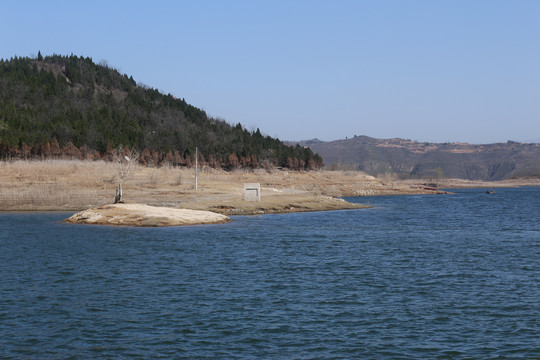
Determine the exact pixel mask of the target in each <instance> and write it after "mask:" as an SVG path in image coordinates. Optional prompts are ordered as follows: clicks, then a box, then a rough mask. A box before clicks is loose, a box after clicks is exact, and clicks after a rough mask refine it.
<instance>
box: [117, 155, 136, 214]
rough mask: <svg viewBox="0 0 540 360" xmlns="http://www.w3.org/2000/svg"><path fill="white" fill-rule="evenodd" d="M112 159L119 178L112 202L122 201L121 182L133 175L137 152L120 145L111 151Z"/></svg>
mask: <svg viewBox="0 0 540 360" xmlns="http://www.w3.org/2000/svg"><path fill="white" fill-rule="evenodd" d="M113 160H114V162H115V163H116V164H117V167H116V170H117V173H118V177H119V178H120V184H119V185H118V189H116V194H115V196H114V203H115V204H116V203H123V202H124V200H123V193H122V184H123V183H124V182H125V181H127V180H129V179H130V178H131V177H132V176H133V174H134V172H135V166H136V165H137V162H138V160H139V153H138V152H137V151H136V150H135V149H129V147H127V146H126V147H125V148H124V147H122V145H120V146H118V147H117V148H116V149H115V150H114V152H113Z"/></svg>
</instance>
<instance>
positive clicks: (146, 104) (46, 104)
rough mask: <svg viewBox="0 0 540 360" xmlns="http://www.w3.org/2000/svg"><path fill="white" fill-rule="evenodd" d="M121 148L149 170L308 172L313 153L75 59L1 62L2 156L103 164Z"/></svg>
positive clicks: (318, 162) (316, 160) (315, 159)
mask: <svg viewBox="0 0 540 360" xmlns="http://www.w3.org/2000/svg"><path fill="white" fill-rule="evenodd" d="M119 145H123V146H128V147H130V148H135V149H136V150H138V151H139V152H140V154H141V157H140V159H141V162H142V163H144V164H150V165H155V166H157V165H161V164H163V163H168V164H171V165H182V166H190V165H191V164H192V163H193V161H194V154H195V148H196V147H197V148H198V150H199V161H200V162H203V163H206V164H208V165H209V166H213V167H224V168H235V167H262V166H264V167H269V166H281V167H287V168H291V169H306V170H309V169H312V168H318V167H321V166H322V158H321V157H320V156H319V155H317V154H314V153H313V152H312V151H311V149H309V148H304V147H301V146H294V147H292V146H287V145H286V144H284V143H283V142H281V141H280V140H279V139H276V138H272V137H270V136H264V135H262V134H261V132H260V130H259V129H257V130H255V131H248V130H247V129H245V128H244V127H243V126H242V125H241V124H238V125H236V126H234V125H231V124H229V123H227V122H225V121H223V120H219V119H215V118H212V117H209V116H208V115H207V114H206V113H205V112H204V111H203V110H201V109H198V108H196V107H194V106H192V105H190V104H188V103H187V102H186V101H185V100H184V99H177V98H175V97H173V96H172V95H170V94H167V95H166V94H163V93H161V92H160V91H158V90H156V89H153V88H150V87H147V86H144V85H143V86H141V85H137V83H136V82H135V80H134V79H133V77H131V76H128V75H125V74H124V75H122V74H120V73H119V72H118V71H117V70H116V69H114V68H111V67H109V66H107V65H106V64H104V63H102V64H95V63H94V62H93V61H92V59H91V58H88V57H87V58H84V57H77V56H73V55H71V56H59V55H53V56H46V57H42V55H41V53H39V54H38V56H37V58H35V59H34V58H28V57H25V58H21V57H15V58H12V59H10V60H0V158H2V159H7V158H50V157H66V156H67V157H78V158H85V159H97V158H107V157H108V156H110V153H111V151H112V149H114V148H116V147H117V146H119Z"/></svg>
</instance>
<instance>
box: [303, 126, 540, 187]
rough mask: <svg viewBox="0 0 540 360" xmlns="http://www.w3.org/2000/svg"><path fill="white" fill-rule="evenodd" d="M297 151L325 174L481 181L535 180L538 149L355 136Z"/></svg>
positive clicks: (538, 146)
mask: <svg viewBox="0 0 540 360" xmlns="http://www.w3.org/2000/svg"><path fill="white" fill-rule="evenodd" d="M300 145H302V146H308V147H310V148H311V149H312V150H313V151H315V152H317V153H318V154H320V155H321V156H322V157H323V158H324V161H325V166H326V168H330V169H332V168H349V169H358V170H362V171H365V172H367V173H368V174H370V175H375V176H376V175H380V174H395V175H396V176H398V177H400V178H403V179H405V178H460V179H468V180H486V181H494V180H504V179H509V178H516V177H531V176H540V144H526V143H517V142H513V141H508V142H507V143H496V144H485V145H472V144H466V143H443V144H440V143H426V142H416V141H410V140H404V139H374V138H371V137H368V136H355V137H354V138H350V139H345V140H336V141H330V142H324V141H320V140H317V139H315V140H309V141H301V142H300Z"/></svg>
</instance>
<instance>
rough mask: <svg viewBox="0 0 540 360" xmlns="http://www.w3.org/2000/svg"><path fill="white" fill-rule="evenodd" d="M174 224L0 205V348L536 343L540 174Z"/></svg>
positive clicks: (323, 351)
mask: <svg viewBox="0 0 540 360" xmlns="http://www.w3.org/2000/svg"><path fill="white" fill-rule="evenodd" d="M349 200H350V201H357V202H362V203H368V204H370V205H371V206H373V208H371V209H363V210H351V211H335V212H320V213H304V214H286V215H264V216H252V217H234V218H233V221H232V223H229V224H224V225H213V226H195V227H175V228H151V229H142V228H125V227H103V226H85V225H70V224H63V223H60V220H61V219H63V218H65V217H67V216H68V215H70V214H66V213H30V214H29V213H21V214H0V229H1V230H0V231H1V232H0V291H1V299H0V358H2V359H10V358H24V359H44V358H62V359H66V358H72V359H79V358H81V359H87V358H100V359H101V358H115V359H122V358H123V359H132V358H152V359H154V358H190V359H201V358H226V359H235V358H238V359H244V358H272V359H280V358H295V359H321V358H325V359H354V358H373V359H428V358H429V359H465V358H477V359H478V358H500V359H506V358H527V359H530V358H537V359H538V358H540V188H520V189H498V190H497V192H496V193H495V194H489V195H488V194H485V193H484V192H483V191H482V190H478V189H474V190H457V193H456V194H455V195H439V196H436V195H431V196H393V197H362V198H350V199H349Z"/></svg>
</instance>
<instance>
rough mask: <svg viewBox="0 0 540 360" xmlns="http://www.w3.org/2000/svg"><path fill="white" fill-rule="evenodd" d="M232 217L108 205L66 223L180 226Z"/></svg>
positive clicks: (140, 206)
mask: <svg viewBox="0 0 540 360" xmlns="http://www.w3.org/2000/svg"><path fill="white" fill-rule="evenodd" d="M229 221H231V220H230V218H229V217H227V216H225V215H222V214H217V213H215V212H211V211H202V210H188V209H174V208H166V207H157V206H149V205H144V204H114V205H104V206H100V207H96V208H92V209H88V210H84V211H81V212H78V213H76V214H75V215H73V216H71V217H70V218H68V219H65V220H64V222H67V223H75V224H96V225H127V226H145V227H157V226H180V225H201V224H223V223H226V222H229Z"/></svg>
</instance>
